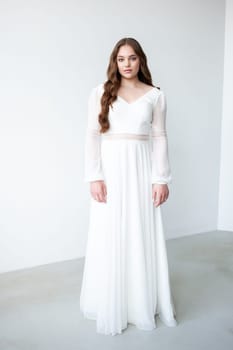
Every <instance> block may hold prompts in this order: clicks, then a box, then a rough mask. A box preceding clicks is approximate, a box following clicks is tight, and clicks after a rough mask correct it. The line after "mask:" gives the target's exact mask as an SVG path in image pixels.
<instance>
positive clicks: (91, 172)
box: [84, 87, 104, 182]
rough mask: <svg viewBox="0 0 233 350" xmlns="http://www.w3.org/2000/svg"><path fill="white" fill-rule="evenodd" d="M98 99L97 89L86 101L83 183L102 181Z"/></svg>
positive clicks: (94, 89)
mask: <svg viewBox="0 0 233 350" xmlns="http://www.w3.org/2000/svg"><path fill="white" fill-rule="evenodd" d="M99 112H100V98H99V94H98V87H95V88H93V89H92V91H91V93H90V95H89V99H88V115H87V128H86V138H85V165H84V169H85V170H84V171H85V175H84V182H91V181H98V180H104V175H103V171H102V166H101V134H100V131H99V128H100V125H99V121H98V115H99Z"/></svg>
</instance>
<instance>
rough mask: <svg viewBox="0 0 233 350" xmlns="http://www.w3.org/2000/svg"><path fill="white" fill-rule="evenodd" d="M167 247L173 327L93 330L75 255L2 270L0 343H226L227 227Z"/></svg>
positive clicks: (231, 307)
mask: <svg viewBox="0 0 233 350" xmlns="http://www.w3.org/2000/svg"><path fill="white" fill-rule="evenodd" d="M167 251H168V260H169V266H170V276H171V286H172V291H173V296H174V302H175V307H176V313H177V321H178V323H179V324H178V326H177V327H166V326H165V325H164V324H163V323H162V322H161V321H160V320H159V319H156V320H157V328H156V329H154V330H153V331H141V330H138V329H137V328H136V327H135V326H133V325H129V326H128V328H127V329H126V330H125V331H124V332H123V333H122V334H121V335H117V336H111V335H110V336H106V335H102V334H97V333H96V325H95V321H92V320H86V319H83V317H82V315H81V314H80V311H79V293H80V284H81V277H82V271H83V264H84V259H78V260H73V261H66V262H62V263H56V264H49V265H44V266H40V267H36V268H31V269H25V270H21V271H15V272H10V273H5V274H1V275H0V285H1V290H0V349H1V350H15V349H20V350H29V349H30V350H37V349H38V350H42V349H43V350H60V349H62V350H73V349H77V350H83V349H85V350H86V349H92V350H94V349H95V348H101V349H103V350H104V349H108V350H110V349H111V350H112V349H127V350H130V349H134V350H135V349H140V350H141V349H145V350H150V349H153V350H154V349H159V350H167V349H172V350H176V349H179V350H183V349H185V350H194V349H195V350H197V349H198V350H200V349H203V350H204V349H205V350H208V349H217V350H220V349H221V350H228V349H229V350H230V349H231V350H232V349H233V233H232V232H223V231H218V232H208V233H205V234H198V235H193V236H189V237H182V238H179V239H173V240H169V241H167Z"/></svg>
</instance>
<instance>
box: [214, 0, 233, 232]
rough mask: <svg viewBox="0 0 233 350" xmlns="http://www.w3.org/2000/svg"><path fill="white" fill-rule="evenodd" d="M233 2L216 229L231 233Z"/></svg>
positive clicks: (227, 46)
mask: <svg viewBox="0 0 233 350" xmlns="http://www.w3.org/2000/svg"><path fill="white" fill-rule="evenodd" d="M232 62H233V1H232V0H227V1H226V23H225V57H224V86H223V114H222V130H221V163H220V186H219V216H218V228H219V229H220V230H229V231H233V215H232V214H233V161H232V160H233V137H232V135H233V64H232Z"/></svg>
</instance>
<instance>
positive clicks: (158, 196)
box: [152, 183, 169, 207]
mask: <svg viewBox="0 0 233 350" xmlns="http://www.w3.org/2000/svg"><path fill="white" fill-rule="evenodd" d="M152 186H153V187H152V199H153V204H154V205H155V206H156V207H158V206H159V205H160V204H162V203H164V202H165V201H166V200H167V198H168V196H169V189H168V186H167V184H156V183H155V184H153V185H152Z"/></svg>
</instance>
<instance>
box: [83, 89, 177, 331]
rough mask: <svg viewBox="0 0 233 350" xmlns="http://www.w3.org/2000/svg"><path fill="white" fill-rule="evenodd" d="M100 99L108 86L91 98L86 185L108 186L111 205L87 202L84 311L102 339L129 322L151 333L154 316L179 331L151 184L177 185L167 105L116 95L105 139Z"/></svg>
mask: <svg viewBox="0 0 233 350" xmlns="http://www.w3.org/2000/svg"><path fill="white" fill-rule="evenodd" d="M102 93H103V83H101V84H99V85H98V86H96V87H95V88H93V89H92V91H91V94H90V96H89V102H88V121H87V131H86V143H85V178H84V181H85V182H90V181H95V180H104V181H105V184H106V187H107V202H106V203H104V202H102V203H101V202H98V201H96V200H94V199H93V198H92V197H91V198H90V219H89V229H88V237H87V247H86V256H85V264H84V271H83V278H82V286H81V295H80V310H81V311H82V313H83V316H84V317H85V318H88V319H92V320H96V331H97V333H102V334H111V335H116V334H119V333H122V330H123V329H125V328H127V324H128V323H131V324H133V325H135V326H136V327H137V328H139V329H141V330H152V329H154V328H156V327H157V325H156V318H155V316H156V315H158V316H159V317H160V319H161V320H162V321H163V323H164V324H165V325H167V326H176V325H177V320H176V312H175V308H174V302H173V296H172V293H171V288H170V277H169V267H168V260H167V251H166V242H165V237H164V228H163V221H162V213H161V205H160V206H158V207H155V206H154V205H153V201H152V184H154V183H160V184H161V183H163V184H164V183H167V184H168V183H171V181H172V176H171V169H170V165H169V156H168V140H167V133H166V109H167V105H166V98H165V95H164V93H163V91H162V90H159V89H158V88H156V87H151V89H150V90H149V91H148V92H146V93H145V94H144V95H143V96H141V97H139V98H138V99H136V100H135V101H133V102H130V103H129V102H127V101H126V100H125V99H123V98H122V97H120V96H118V97H117V100H116V101H114V103H113V109H111V107H110V108H109V121H110V129H109V130H108V131H107V132H106V133H104V134H101V133H100V132H99V128H100V125H99V123H98V114H99V112H100V98H101V94H102Z"/></svg>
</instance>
